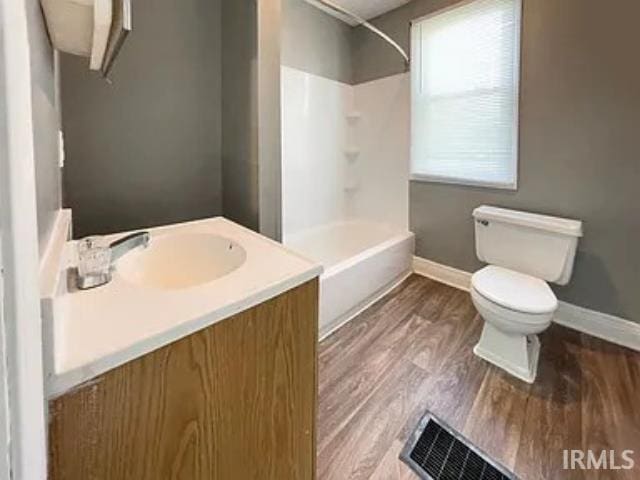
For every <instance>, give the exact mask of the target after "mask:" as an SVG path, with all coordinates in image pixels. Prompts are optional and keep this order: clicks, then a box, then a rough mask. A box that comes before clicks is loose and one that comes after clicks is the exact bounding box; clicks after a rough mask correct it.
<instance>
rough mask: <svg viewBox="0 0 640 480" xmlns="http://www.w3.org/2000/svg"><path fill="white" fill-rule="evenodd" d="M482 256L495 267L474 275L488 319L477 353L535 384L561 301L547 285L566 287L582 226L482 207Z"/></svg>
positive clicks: (476, 299) (478, 223) (476, 296)
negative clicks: (544, 340)
mask: <svg viewBox="0 0 640 480" xmlns="http://www.w3.org/2000/svg"><path fill="white" fill-rule="evenodd" d="M473 217H474V220H475V233H476V254H477V255H478V258H479V259H480V260H481V261H483V262H486V263H488V264H489V266H487V267H485V268H483V269H481V270H479V271H477V272H476V273H475V274H474V275H473V276H472V277H471V298H472V300H473V304H474V305H475V306H476V308H477V309H478V312H479V313H480V315H481V316H482V318H483V319H484V321H485V324H484V328H483V330H482V336H481V337H480V341H479V342H478V344H477V345H476V346H475V348H474V349H473V351H474V352H475V354H476V355H478V356H479V357H481V358H483V359H485V360H487V361H488V362H491V363H493V364H494V365H497V366H498V367H500V368H502V369H504V370H506V371H507V372H509V373H511V374H512V375H514V376H516V377H518V378H520V379H521V380H524V381H525V382H528V383H533V382H534V380H535V378H536V372H537V369H538V356H539V353H540V342H539V340H538V337H537V335H536V334H538V333H540V332H542V331H544V330H545V329H546V328H547V327H549V325H550V324H551V320H552V319H553V315H554V313H555V311H556V309H557V308H558V300H557V299H556V296H555V295H554V293H553V291H552V290H551V288H549V285H548V284H547V282H553V283H556V284H559V285H566V284H567V283H568V282H569V279H570V278H571V273H572V271H573V262H574V258H575V253H576V247H577V245H578V238H579V237H581V236H582V222H580V221H577V220H568V219H564V218H556V217H549V216H546V215H537V214H533V213H527V212H519V211H515V210H507V209H503V208H496V207H488V206H482V207H478V208H476V209H475V210H474V212H473Z"/></svg>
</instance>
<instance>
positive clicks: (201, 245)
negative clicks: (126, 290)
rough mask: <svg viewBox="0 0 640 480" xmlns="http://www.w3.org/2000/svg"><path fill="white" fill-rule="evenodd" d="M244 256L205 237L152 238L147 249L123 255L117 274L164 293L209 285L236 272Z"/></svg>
mask: <svg viewBox="0 0 640 480" xmlns="http://www.w3.org/2000/svg"><path fill="white" fill-rule="evenodd" d="M246 257H247V254H246V252H245V250H244V248H242V247H241V246H240V245H238V244H237V243H236V242H234V241H232V240H229V239H227V238H224V237H220V236H217V235H210V234H207V233H184V234H180V233H176V234H167V235H159V236H153V237H151V242H150V243H149V246H148V247H147V248H145V249H143V248H138V249H135V250H132V251H131V252H129V253H127V254H126V255H124V256H123V257H122V258H121V259H120V260H118V262H117V263H116V270H117V271H118V273H119V274H120V275H121V276H122V277H123V278H124V279H125V280H127V281H129V282H131V283H134V284H137V285H141V286H146V287H153V288H159V289H163V290H175V289H181V288H189V287H194V286H197V285H202V284H204V283H209V282H211V281H213V280H215V279H217V278H220V277H222V276H224V275H227V274H228V273H231V272H233V271H234V270H236V269H237V268H239V267H240V266H241V265H242V264H243V263H244V262H245V259H246Z"/></svg>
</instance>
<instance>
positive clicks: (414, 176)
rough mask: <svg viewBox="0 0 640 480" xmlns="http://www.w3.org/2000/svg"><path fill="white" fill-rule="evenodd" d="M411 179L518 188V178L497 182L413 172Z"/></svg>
mask: <svg viewBox="0 0 640 480" xmlns="http://www.w3.org/2000/svg"><path fill="white" fill-rule="evenodd" d="M409 180H410V181H412V182H422V183H442V184H446V185H460V186H464V187H481V188H492V189H498V190H509V191H517V190H518V182H517V180H516V181H514V182H512V183H496V182H483V181H477V180H468V179H462V178H448V177H436V176H431V175H423V174H419V173H412V174H411V175H409Z"/></svg>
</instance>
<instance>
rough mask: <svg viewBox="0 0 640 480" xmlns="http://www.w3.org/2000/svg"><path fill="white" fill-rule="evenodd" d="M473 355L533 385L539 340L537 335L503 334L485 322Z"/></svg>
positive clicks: (538, 355) (536, 368)
mask: <svg viewBox="0 0 640 480" xmlns="http://www.w3.org/2000/svg"><path fill="white" fill-rule="evenodd" d="M473 353H475V354H476V355H477V356H478V357H480V358H482V359H483V360H486V361H487V362H490V363H492V364H494V365H495V366H497V367H500V368H502V369H503V370H505V371H507V372H508V373H510V374H511V375H513V376H514V377H517V378H519V379H520V380H523V381H525V382H527V383H533V382H534V381H535V379H536V374H537V372H538V358H539V357H540V340H538V336H537V335H518V334H509V333H505V332H503V331H501V330H498V329H497V328H496V327H494V326H493V325H491V324H490V323H488V322H485V324H484V328H483V329H482V336H481V337H480V341H479V342H478V343H477V345H476V346H475V347H474V348H473Z"/></svg>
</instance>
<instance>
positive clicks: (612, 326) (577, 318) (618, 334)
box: [553, 302, 640, 352]
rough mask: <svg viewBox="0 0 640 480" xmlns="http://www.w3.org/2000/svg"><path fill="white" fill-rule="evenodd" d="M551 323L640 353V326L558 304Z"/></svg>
mask: <svg viewBox="0 0 640 480" xmlns="http://www.w3.org/2000/svg"><path fill="white" fill-rule="evenodd" d="M553 321H554V322H555V323H557V324H559V325H563V326H565V327H567V328H571V329H573V330H577V331H579V332H582V333H586V334H587V335H592V336H594V337H598V338H601V339H603V340H606V341H608V342H611V343H615V344H616V345H622V346H623V347H627V348H630V349H632V350H636V351H639V352H640V324H638V323H634V322H632V321H630V320H626V319H624V318H620V317H616V316H614V315H609V314H607V313H602V312H597V311H595V310H589V309H588V308H583V307H579V306H577V305H572V304H570V303H566V302H560V305H559V306H558V310H557V311H556V314H555V317H554V319H553Z"/></svg>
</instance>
